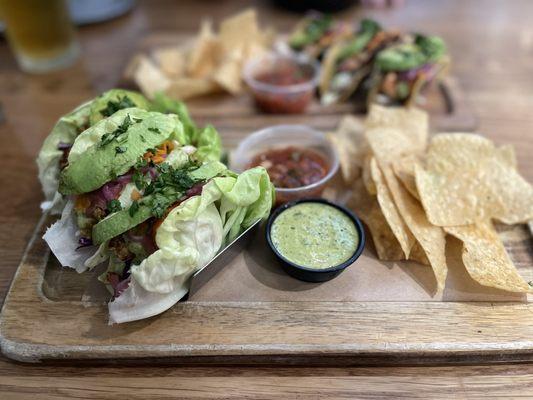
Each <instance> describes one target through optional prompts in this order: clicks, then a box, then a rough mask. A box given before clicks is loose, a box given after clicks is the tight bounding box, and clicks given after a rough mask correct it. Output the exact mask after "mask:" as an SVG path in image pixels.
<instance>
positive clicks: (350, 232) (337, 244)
mask: <svg viewBox="0 0 533 400" xmlns="http://www.w3.org/2000/svg"><path fill="white" fill-rule="evenodd" d="M270 238H271V240H272V244H273V245H274V247H275V248H276V249H277V250H278V252H279V253H280V254H281V255H282V256H283V257H284V258H285V259H287V260H289V261H291V262H293V263H295V264H297V265H299V266H302V267H306V268H312V269H326V268H331V267H335V266H337V265H340V264H342V263H343V262H345V261H347V260H348V259H349V258H350V257H351V256H352V255H353V254H354V253H355V251H356V249H357V247H358V245H359V240H360V238H359V233H358V232H357V229H356V227H355V224H354V222H353V221H352V220H351V219H350V217H349V216H348V215H346V214H345V213H344V212H342V211H341V210H339V209H337V208H335V207H333V206H330V205H328V204H324V203H318V202H316V203H314V202H306V203H300V204H296V205H294V206H292V207H290V208H288V209H287V210H285V211H283V212H281V214H279V215H278V217H277V218H276V219H275V220H274V222H273V223H272V227H271V230H270Z"/></svg>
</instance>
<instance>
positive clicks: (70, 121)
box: [37, 102, 91, 214]
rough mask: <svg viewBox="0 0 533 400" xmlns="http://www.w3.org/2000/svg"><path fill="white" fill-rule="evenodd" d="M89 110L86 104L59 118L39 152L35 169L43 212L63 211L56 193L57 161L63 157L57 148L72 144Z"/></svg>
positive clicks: (87, 116) (82, 128) (89, 104)
mask: <svg viewBox="0 0 533 400" xmlns="http://www.w3.org/2000/svg"><path fill="white" fill-rule="evenodd" d="M90 108H91V102H87V103H84V104H82V105H81V106H79V107H77V108H76V109H75V110H73V111H72V112H70V113H68V114H67V115H65V116H63V117H61V118H60V119H59V120H58V121H57V122H56V124H55V125H54V127H53V128H52V131H51V132H50V134H49V135H48V137H47V138H46V139H45V141H44V143H43V145H42V147H41V150H40V151H39V155H38V156H37V167H38V169H39V181H40V182H41V185H42V188H43V192H44V196H45V202H43V204H41V208H42V209H43V211H47V210H50V211H51V212H52V213H54V214H60V213H61V210H62V209H63V206H64V204H65V201H64V200H63V196H61V195H60V194H58V193H57V188H58V185H59V172H60V171H59V161H60V160H61V157H62V156H63V151H62V150H59V148H58V146H59V145H60V144H65V145H70V144H72V143H74V140H75V139H76V136H78V134H79V133H80V132H82V131H83V130H84V129H85V127H86V126H87V125H88V123H89V114H90Z"/></svg>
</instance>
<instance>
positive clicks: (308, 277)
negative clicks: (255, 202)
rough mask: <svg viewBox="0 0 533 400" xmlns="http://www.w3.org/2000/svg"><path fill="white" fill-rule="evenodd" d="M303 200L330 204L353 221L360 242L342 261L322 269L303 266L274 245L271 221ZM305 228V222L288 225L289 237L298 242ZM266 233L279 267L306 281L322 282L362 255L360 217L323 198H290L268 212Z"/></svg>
mask: <svg viewBox="0 0 533 400" xmlns="http://www.w3.org/2000/svg"><path fill="white" fill-rule="evenodd" d="M306 203H310V204H322V205H325V206H328V207H333V208H334V209H335V210H336V211H338V212H340V213H341V214H342V215H344V216H345V217H347V219H348V220H349V221H350V222H351V223H353V228H354V230H355V232H356V233H357V236H358V238H359V242H358V243H357V244H356V245H355V246H354V248H353V251H350V254H349V255H348V257H347V258H346V259H344V260H342V261H339V263H338V264H337V265H333V266H330V267H325V268H322V267H314V268H313V267H309V266H305V265H299V264H298V263H297V262H295V261H291V260H290V259H289V258H288V256H287V253H288V252H287V251H285V250H283V249H280V248H278V247H276V243H275V242H276V239H275V238H274V237H273V232H272V230H273V227H274V224H275V223H276V220H277V219H278V218H279V217H280V216H282V215H283V213H284V212H286V211H288V210H290V209H291V208H293V207H297V206H298V205H301V204H306ZM294 210H297V209H296V208H294ZM333 214H337V213H335V212H333ZM341 214H337V215H341ZM293 215H294V214H293ZM301 218H304V219H305V216H302V217H301ZM343 221H344V222H346V219H345V218H343ZM322 222H324V221H322ZM338 227H339V226H337V228H338ZM305 228H306V226H305V225H304V224H301V225H300V226H292V225H291V226H290V227H289V229H291V231H290V232H291V236H292V237H294V238H297V239H296V241H297V242H299V241H300V236H299V233H302V232H303V233H305V232H306V231H305ZM292 232H294V234H292ZM308 233H309V234H310V236H312V238H316V232H315V233H314V234H313V232H308ZM265 234H266V239H267V242H268V245H269V246H270V248H271V249H272V251H273V252H274V254H275V255H276V257H277V258H278V260H279V261H280V263H281V266H282V267H283V269H284V270H285V272H287V273H288V274H289V275H291V276H292V277H294V278H296V279H299V280H302V281H306V282H324V281H328V280H330V279H333V278H335V277H336V276H337V275H339V274H340V273H341V272H342V271H344V270H345V269H346V268H347V267H349V266H350V265H351V264H353V263H354V262H355V260H357V259H358V258H359V256H360V255H361V253H362V252H363V249H364V247H365V231H364V229H363V225H362V224H361V221H360V220H359V218H358V217H357V216H355V214H353V213H352V212H351V211H350V210H348V209H346V208H345V207H343V206H340V205H338V204H335V203H332V202H330V201H327V200H324V199H302V200H297V201H293V202H290V203H287V204H284V205H283V206H281V207H278V208H277V209H276V210H275V211H274V212H273V213H272V214H271V215H270V218H269V219H268V222H267V226H266V232H265ZM340 235H341V234H340V233H339V234H338V235H337V237H336V238H335V243H338V244H340V245H341V248H342V242H343V239H342V238H341V236H340ZM345 239H346V238H345ZM303 240H306V239H303ZM311 241H312V239H311ZM280 247H282V246H280ZM324 252H325V253H327V251H326V250H324ZM284 253H285V254H284ZM311 253H312V251H311V250H309V253H308V254H311ZM330 253H331V252H330ZM326 256H327V255H326ZM343 258H344V257H343Z"/></svg>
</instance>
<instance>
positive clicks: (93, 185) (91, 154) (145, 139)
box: [59, 112, 183, 195]
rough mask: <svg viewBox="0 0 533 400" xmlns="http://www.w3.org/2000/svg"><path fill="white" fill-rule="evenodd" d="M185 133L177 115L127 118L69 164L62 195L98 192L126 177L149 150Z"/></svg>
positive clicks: (61, 177) (60, 187) (62, 181)
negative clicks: (112, 182) (138, 118)
mask: <svg viewBox="0 0 533 400" xmlns="http://www.w3.org/2000/svg"><path fill="white" fill-rule="evenodd" d="M128 120H129V123H128ZM182 132H183V126H182V124H181V122H180V121H179V119H178V117H177V116H176V115H172V114H170V115H165V114H161V113H158V112H149V113H148V116H147V117H146V118H144V119H142V120H136V119H135V118H131V117H130V116H129V114H127V115H126V117H125V118H124V121H123V123H122V125H121V127H119V128H117V130H115V131H114V132H108V133H107V134H106V135H107V136H106V135H104V136H102V138H101V140H100V141H99V142H98V143H97V144H95V145H93V146H92V147H89V148H88V149H87V150H86V151H85V152H83V153H81V154H80V155H79V156H78V157H77V158H76V159H75V160H74V161H73V162H71V163H70V162H69V165H68V166H67V167H66V168H65V169H63V171H62V172H61V175H60V181H59V192H60V193H62V194H66V195H69V194H81V193H87V192H91V191H93V190H95V189H98V188H99V187H101V186H102V185H104V184H105V183H107V182H109V181H111V180H113V179H115V178H116V177H117V176H119V175H122V174H124V173H126V172H127V171H128V170H129V169H130V168H131V167H132V166H133V165H134V164H135V162H136V161H137V160H139V158H140V157H142V155H143V154H144V153H145V152H146V151H147V149H149V148H153V147H156V146H158V145H160V144H161V143H163V142H164V141H165V140H167V139H172V138H174V137H175V136H176V135H177V134H178V133H182ZM113 137H115V138H113Z"/></svg>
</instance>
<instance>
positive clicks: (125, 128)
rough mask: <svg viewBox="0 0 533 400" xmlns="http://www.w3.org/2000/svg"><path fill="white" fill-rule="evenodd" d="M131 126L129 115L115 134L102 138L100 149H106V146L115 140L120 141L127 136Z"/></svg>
mask: <svg viewBox="0 0 533 400" xmlns="http://www.w3.org/2000/svg"><path fill="white" fill-rule="evenodd" d="M131 124H132V122H131V118H130V115H129V114H128V115H126V117H125V118H124V121H122V123H121V124H120V125H119V126H118V127H117V129H115V130H114V131H113V132H108V133H105V134H104V135H103V136H102V139H101V141H100V147H104V146H105V145H107V144H109V143H111V142H112V141H113V140H115V139H118V138H120V137H121V136H123V135H124V134H126V133H127V131H128V128H129V127H130V125H131ZM123 140H125V136H123ZM123 140H122V141H123Z"/></svg>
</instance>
